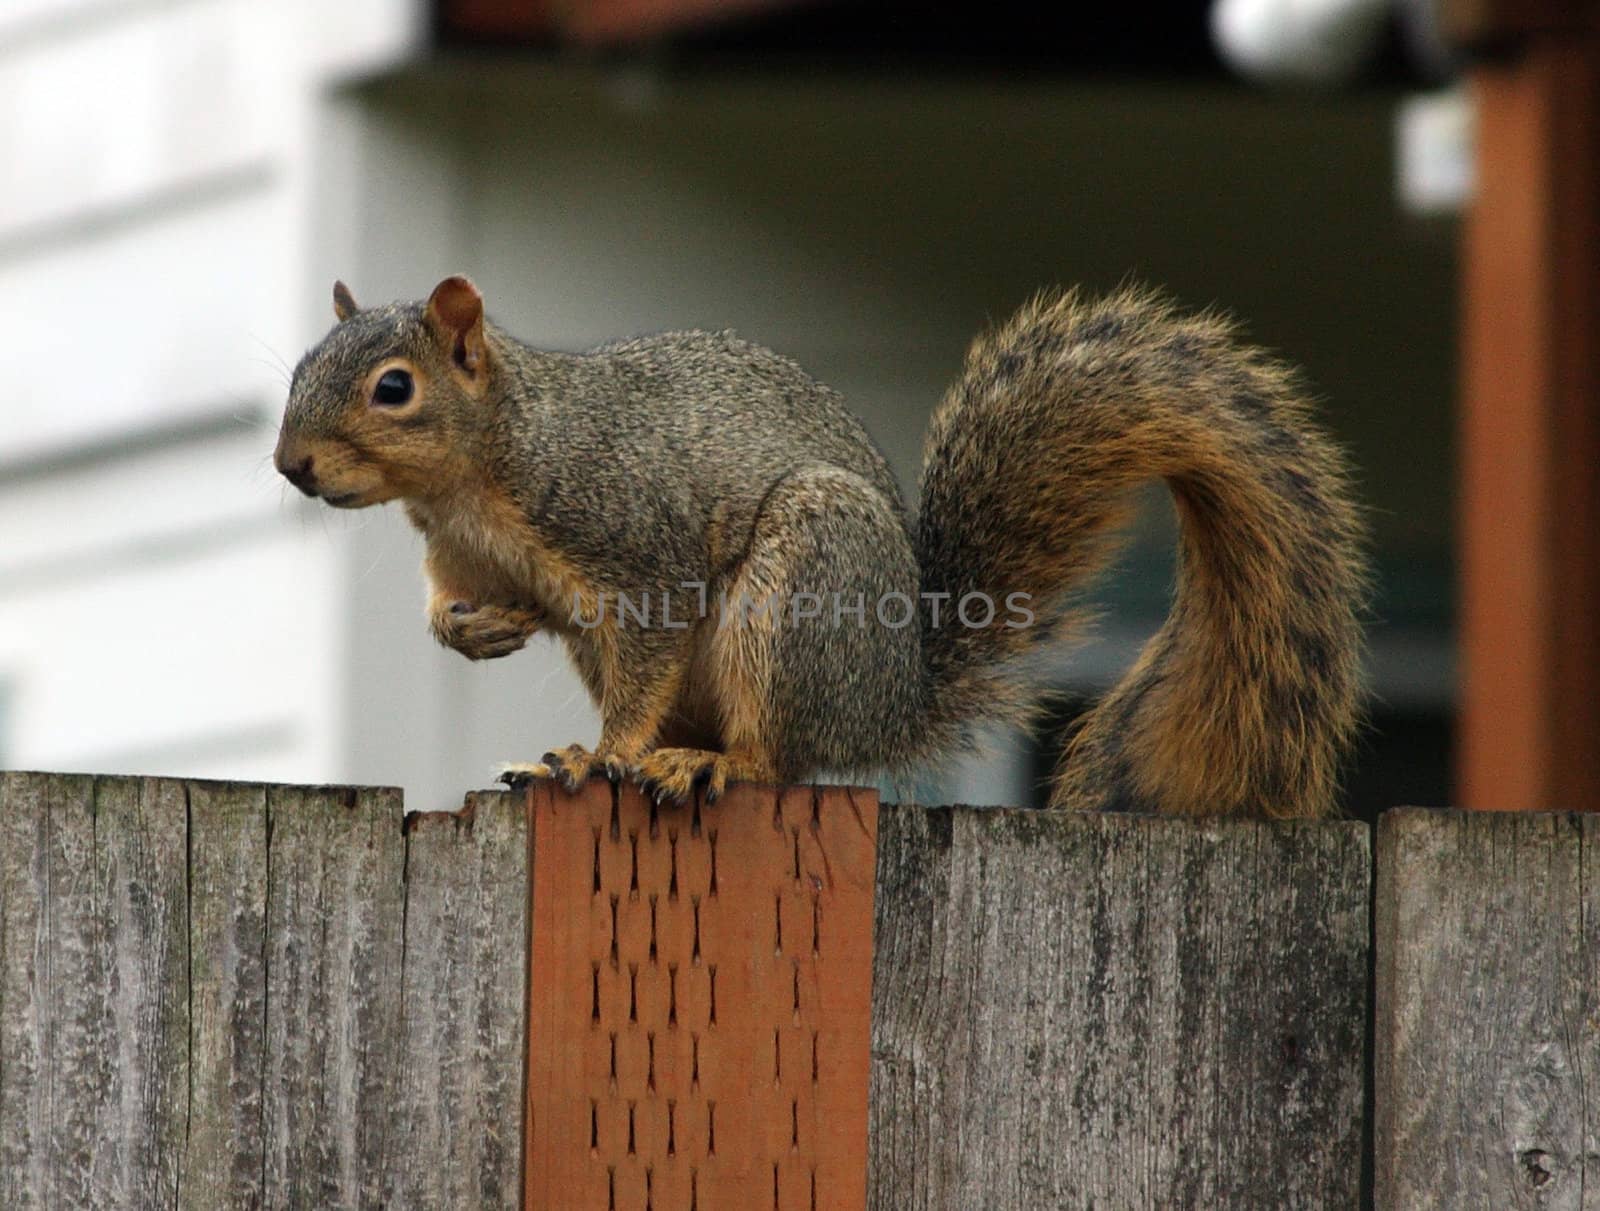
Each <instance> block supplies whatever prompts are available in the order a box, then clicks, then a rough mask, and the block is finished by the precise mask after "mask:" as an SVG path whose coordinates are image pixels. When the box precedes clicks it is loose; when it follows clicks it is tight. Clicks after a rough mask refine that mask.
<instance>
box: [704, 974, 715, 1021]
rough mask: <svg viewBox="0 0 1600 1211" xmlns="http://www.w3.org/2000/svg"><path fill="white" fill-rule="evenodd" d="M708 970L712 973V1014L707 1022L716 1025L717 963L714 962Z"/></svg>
mask: <svg viewBox="0 0 1600 1211" xmlns="http://www.w3.org/2000/svg"><path fill="white" fill-rule="evenodd" d="M706 970H708V971H709V972H710V973H711V1016H710V1018H709V1020H708V1022H707V1024H708V1025H711V1026H715V1025H716V1024H717V965H716V964H715V963H713V964H711V966H710V967H708V968H707V969H706Z"/></svg>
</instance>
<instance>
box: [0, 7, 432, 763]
mask: <svg viewBox="0 0 1600 1211" xmlns="http://www.w3.org/2000/svg"><path fill="white" fill-rule="evenodd" d="M420 9H421V6H420V4H417V3H414V2H413V0H360V2H359V3H340V4H337V5H330V4H320V3H314V2H312V0H305V2H301V3H266V2H264V0H254V2H251V0H235V2H226V0H167V2H155V0H122V2H120V3H117V2H112V0H102V2H100V3H93V2H90V0H78V2H77V3H69V2H66V0H55V2H50V0H25V2H22V3H16V2H13V3H11V4H9V5H7V6H5V8H4V10H3V11H0V180H3V182H4V188H0V332H3V333H4V337H3V344H0V371H3V384H4V385H3V387H0V391H3V399H4V403H3V404H0V408H3V415H4V424H0V696H3V697H4V701H5V708H4V713H3V715H0V764H4V765H7V766H12V767H27V766H35V767H48V768H77V769H92V770H103V771H127V772H171V773H184V774H198V775H216V776H224V775H226V776H235V777H263V778H316V779H326V778H333V777H337V776H339V775H341V774H342V773H343V772H344V754H345V752H346V749H347V745H346V739H345V735H344V720H345V718H346V715H347V709H348V705H347V703H346V701H345V698H344V695H343V692H344V688H345V685H346V681H345V677H344V674H343V668H344V662H345V660H346V658H347V657H346V653H345V652H344V650H343V647H342V636H343V634H344V616H345V615H344V612H345V608H346V607H345V599H346V594H345V592H344V591H343V590H344V586H345V584H346V581H347V575H346V570H347V563H346V560H347V558H348V554H349V552H348V550H347V548H346V546H345V544H344V540H343V538H342V536H341V534H340V533H339V530H338V527H337V526H334V527H332V528H331V529H330V528H329V526H328V525H327V522H326V520H325V519H324V518H323V517H322V516H321V515H320V514H318V513H316V512H315V511H313V510H312V509H311V508H310V507H309V506H307V505H305V504H303V503H301V502H299V501H298V499H294V498H292V497H291V495H290V494H286V493H285V491H284V488H283V486H282V484H281V481H279V480H278V478H277V477H276V476H275V475H274V474H273V473H272V470H271V466H270V462H269V461H268V457H267V456H268V454H269V453H270V449H271V440H272V426H273V424H275V421H276V413H277V411H278V409H279V408H280V407H281V403H282V397H283V383H284V381H285V379H286V376H287V366H286V364H285V363H292V361H293V359H294V357H295V356H296V355H297V353H298V351H299V349H300V348H301V347H302V346H303V344H304V342H305V340H306V338H307V336H308V335H309V334H310V333H311V332H312V331H313V330H314V327H313V325H312V323H311V322H310V317H309V314H308V305H307V289H306V281H307V273H308V271H309V270H310V269H311V268H312V265H311V262H310V247H311V233H312V230H313V227H314V222H315V216H314V215H313V214H312V213H311V209H310V200H309V199H310V196H311V173H312V169H313V156H312V148H313V147H314V145H315V143H314V139H313V138H312V137H311V134H312V131H313V129H314V123H315V117H316V109H317V105H318V104H319V101H318V98H319V97H320V96H321V95H323V93H324V92H325V91H326V89H327V87H328V86H329V85H330V84H331V83H333V82H334V81H335V80H336V79H343V78H346V77H349V76H352V75H358V74H362V73H365V72H369V71H372V70H376V69H377V68H380V67H382V66H384V65H385V64H388V63H392V62H393V61H394V60H395V59H396V58H398V57H400V56H403V55H405V54H408V53H410V52H411V50H412V49H413V48H414V47H415V45H416V43H417V39H418V32H419V30H420V29H421V24H422V16H421V12H420Z"/></svg>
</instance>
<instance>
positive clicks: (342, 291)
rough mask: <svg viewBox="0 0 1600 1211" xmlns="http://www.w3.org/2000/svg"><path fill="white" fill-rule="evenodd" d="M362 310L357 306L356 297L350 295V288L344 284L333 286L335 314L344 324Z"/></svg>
mask: <svg viewBox="0 0 1600 1211" xmlns="http://www.w3.org/2000/svg"><path fill="white" fill-rule="evenodd" d="M360 310H361V308H360V307H358V306H356V296H355V295H353V294H351V293H350V287H348V286H346V285H345V284H344V283H343V282H335V283H334V284H333V314H334V315H336V316H338V317H339V322H340V323H341V324H342V323H344V322H345V321H346V320H347V319H349V318H350V317H351V316H352V315H354V314H355V313H356V312H358V311H360Z"/></svg>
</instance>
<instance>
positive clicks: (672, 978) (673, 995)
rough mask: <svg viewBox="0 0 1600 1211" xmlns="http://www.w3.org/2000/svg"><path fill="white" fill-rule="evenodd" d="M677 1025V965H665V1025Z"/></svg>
mask: <svg viewBox="0 0 1600 1211" xmlns="http://www.w3.org/2000/svg"><path fill="white" fill-rule="evenodd" d="M677 1024H678V965H677V964H676V963H668V964H667V1025H668V1026H676V1025H677Z"/></svg>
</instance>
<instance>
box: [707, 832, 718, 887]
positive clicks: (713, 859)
mask: <svg viewBox="0 0 1600 1211" xmlns="http://www.w3.org/2000/svg"><path fill="white" fill-rule="evenodd" d="M707 835H708V836H709V838H710V840H711V890H710V895H711V896H712V898H713V899H714V898H715V897H716V894H717V830H716V829H714V828H713V829H711V830H710V832H709V833H708V834H707Z"/></svg>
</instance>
